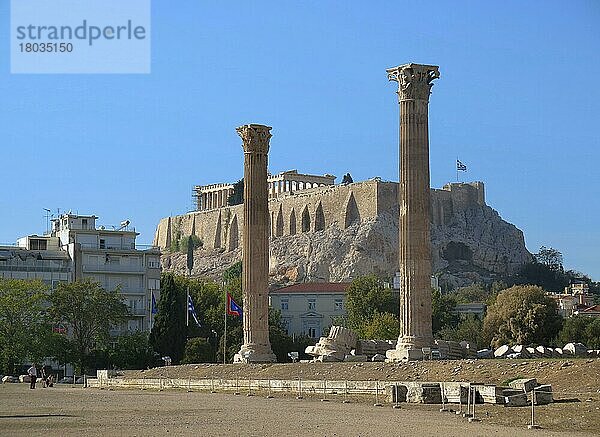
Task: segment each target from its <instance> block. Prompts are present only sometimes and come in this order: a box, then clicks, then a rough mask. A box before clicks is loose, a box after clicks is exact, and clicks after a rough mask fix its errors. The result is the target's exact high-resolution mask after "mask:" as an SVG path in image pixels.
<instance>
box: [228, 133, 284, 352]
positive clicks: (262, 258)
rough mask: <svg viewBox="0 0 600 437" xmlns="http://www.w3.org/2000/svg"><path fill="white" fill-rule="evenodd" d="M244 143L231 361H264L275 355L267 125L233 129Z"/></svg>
mask: <svg viewBox="0 0 600 437" xmlns="http://www.w3.org/2000/svg"><path fill="white" fill-rule="evenodd" d="M236 130H237V133H238V135H239V136H240V137H241V138H242V140H243V147H244V228H243V246H242V292H243V295H244V308H243V310H244V318H243V325H244V344H243V345H242V348H241V349H240V351H239V352H238V353H237V354H236V355H235V358H234V362H252V363H265V362H275V361H277V358H276V357H275V355H274V354H273V351H272V350H271V343H270V342H269V294H268V286H269V283H268V282H269V206H268V199H267V161H268V153H269V139H270V138H271V132H270V131H271V128H270V127H268V126H263V125H260V124H248V125H244V126H240V127H238V128H237V129H236Z"/></svg>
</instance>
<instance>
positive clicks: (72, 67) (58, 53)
mask: <svg viewBox="0 0 600 437" xmlns="http://www.w3.org/2000/svg"><path fill="white" fill-rule="evenodd" d="M10 39H11V72H12V73H15V74H18V73H46V74H50V73H150V65H151V56H150V55H151V49H150V0H11V38H10Z"/></svg>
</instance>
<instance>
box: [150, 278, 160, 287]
mask: <svg viewBox="0 0 600 437" xmlns="http://www.w3.org/2000/svg"><path fill="white" fill-rule="evenodd" d="M148 288H149V289H150V290H160V279H148Z"/></svg>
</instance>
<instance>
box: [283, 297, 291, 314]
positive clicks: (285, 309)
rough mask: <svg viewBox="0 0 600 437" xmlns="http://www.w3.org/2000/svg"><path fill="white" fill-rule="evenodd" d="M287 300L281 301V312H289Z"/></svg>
mask: <svg viewBox="0 0 600 437" xmlns="http://www.w3.org/2000/svg"><path fill="white" fill-rule="evenodd" d="M289 302H290V301H289V299H281V310H282V311H287V310H289Z"/></svg>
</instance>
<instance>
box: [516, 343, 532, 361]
mask: <svg viewBox="0 0 600 437" xmlns="http://www.w3.org/2000/svg"><path fill="white" fill-rule="evenodd" d="M512 350H513V352H514V353H516V354H521V357H520V358H531V352H530V351H529V349H528V348H526V347H525V346H523V345H521V344H518V345H516V346H513V347H512Z"/></svg>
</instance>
